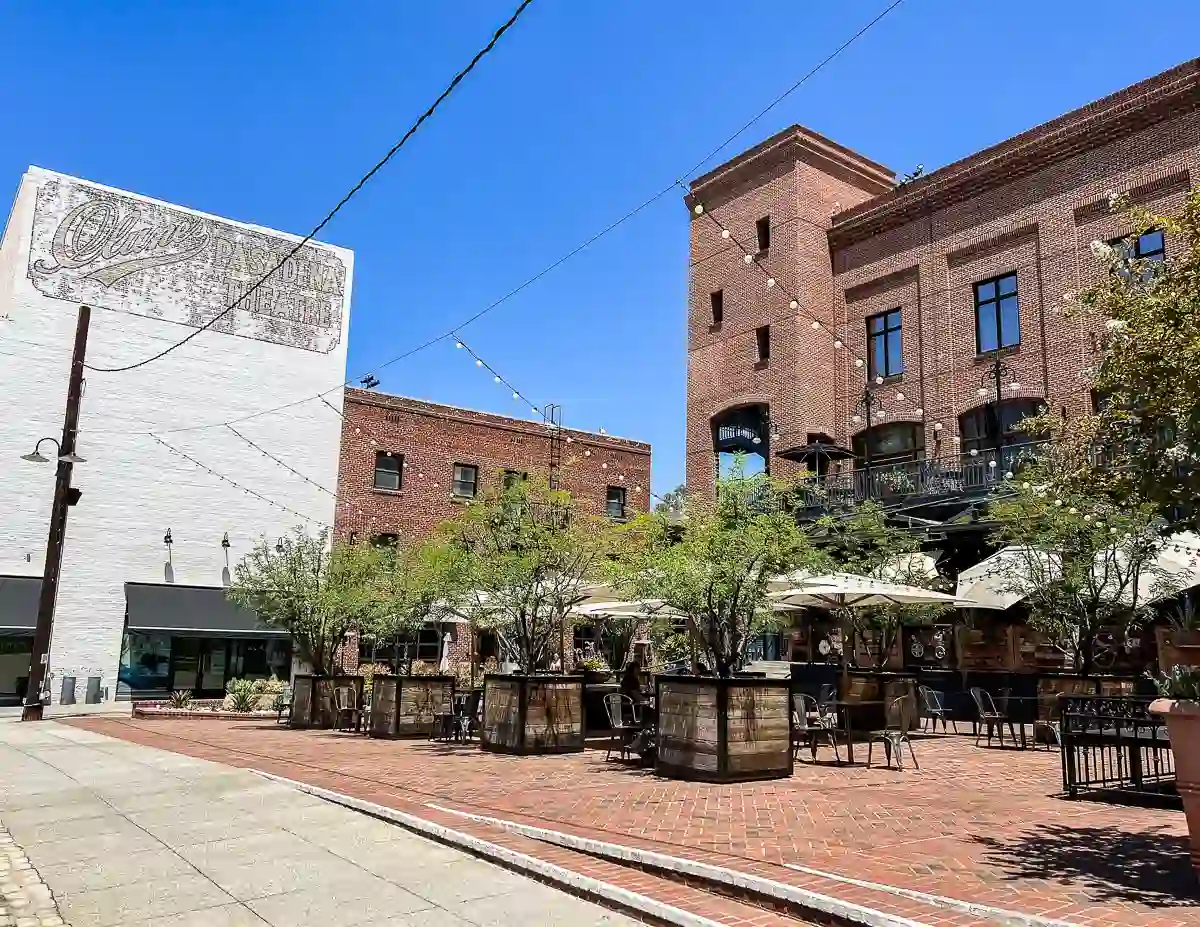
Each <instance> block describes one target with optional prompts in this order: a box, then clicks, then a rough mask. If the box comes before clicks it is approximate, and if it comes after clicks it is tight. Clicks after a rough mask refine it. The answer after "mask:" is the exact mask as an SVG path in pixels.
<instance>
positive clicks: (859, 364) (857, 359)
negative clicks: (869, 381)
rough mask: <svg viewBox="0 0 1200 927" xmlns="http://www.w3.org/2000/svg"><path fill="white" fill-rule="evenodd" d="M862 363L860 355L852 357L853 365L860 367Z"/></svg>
mask: <svg viewBox="0 0 1200 927" xmlns="http://www.w3.org/2000/svg"><path fill="white" fill-rule="evenodd" d="M862 365H863V362H862V358H861V357H856V358H855V359H854V366H855V367H862Z"/></svg>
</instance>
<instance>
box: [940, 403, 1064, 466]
mask: <svg viewBox="0 0 1200 927" xmlns="http://www.w3.org/2000/svg"><path fill="white" fill-rule="evenodd" d="M997 405H998V407H997ZM1044 405H1045V400H1042V399H1029V398H1026V397H1014V398H1012V399H1004V400H1002V401H1001V402H1000V403H999V404H997V403H995V402H988V403H985V404H983V405H980V406H975V407H974V408H971V409H967V411H965V412H963V413H961V414H960V415H959V416H958V434H959V444H960V449H959V450H960V453H962V454H970V452H971V450H972V449H974V450H977V451H979V452H980V453H981V454H982V453H984V452H986V451H990V450H992V449H993V448H994V447H995V446H996V443H997V441H996V439H997V437H999V444H1000V446H1001V447H1002V448H1006V447H1019V446H1021V445H1024V444H1033V443H1036V442H1037V441H1039V440H1041V439H1040V438H1039V436H1038V435H1036V434H1030V433H1029V432H1027V431H1017V430H1016V425H1017V423H1018V422H1020V421H1022V420H1023V419H1025V418H1029V417H1032V416H1034V415H1037V414H1038V412H1039V411H1040V409H1041V407H1042V406H1044ZM1021 409H1023V410H1025V411H1026V413H1027V414H1025V415H1020V416H1017V417H1016V418H1015V420H1014V421H1011V422H1008V423H1007V424H1006V421H1005V420H1006V419H1010V418H1013V416H1012V415H1010V414H1009V412H1010V410H1021ZM968 426H969V427H968ZM996 429H999V430H1000V434H999V436H997V435H996ZM968 432H972V433H968Z"/></svg>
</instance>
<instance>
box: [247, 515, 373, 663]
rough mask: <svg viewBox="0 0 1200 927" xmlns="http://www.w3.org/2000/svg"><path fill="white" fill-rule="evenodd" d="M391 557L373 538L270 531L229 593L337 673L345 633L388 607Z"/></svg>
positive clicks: (306, 654) (313, 659)
mask: <svg viewBox="0 0 1200 927" xmlns="http://www.w3.org/2000/svg"><path fill="white" fill-rule="evenodd" d="M386 573H387V571H386V557H385V553H384V551H382V550H380V549H379V548H376V547H373V546H372V545H369V544H341V543H335V544H333V545H331V544H330V540H329V530H328V529H322V530H321V531H320V532H319V533H318V534H316V535H310V534H308V533H307V532H305V531H304V529H302V528H296V529H295V530H294V531H293V532H292V534H291V535H289V536H288V537H285V538H281V539H280V540H279V542H278V543H277V544H271V543H270V542H268V540H267V539H266V538H265V537H262V538H259V541H258V543H257V544H256V545H255V546H254V549H253V550H251V551H250V552H249V553H248V554H246V556H245V557H243V558H242V560H241V561H240V562H239V563H238V564H237V566H236V567H235V568H234V575H233V583H232V584H231V586H230V588H229V589H228V590H227V592H226V595H227V596H228V597H229V598H230V599H231V600H232V601H234V602H236V603H237V604H238V605H241V606H242V607H244V608H249V609H253V610H254V611H255V612H257V613H258V617H259V618H261V619H262V620H263V621H265V622H266V623H268V624H271V625H274V626H275V627H278V628H282V629H283V630H285V631H287V632H288V634H289V635H290V636H291V638H292V643H293V645H294V646H295V648H296V650H297V652H298V653H299V655H300V657H301V659H303V660H304V661H305V662H307V663H309V664H310V665H311V666H312V668H313V671H314V672H315V673H317V674H321V675H332V674H333V672H334V670H335V663H336V659H337V652H338V648H339V647H340V646H341V645H342V643H343V641H344V640H345V637H346V634H347V632H349V631H351V630H354V629H357V628H360V627H362V626H363V625H364V624H367V623H369V622H371V621H372V620H374V619H375V618H376V617H377V616H378V614H379V612H380V610H381V609H384V608H386V607H387V605H388V594H387V578H386Z"/></svg>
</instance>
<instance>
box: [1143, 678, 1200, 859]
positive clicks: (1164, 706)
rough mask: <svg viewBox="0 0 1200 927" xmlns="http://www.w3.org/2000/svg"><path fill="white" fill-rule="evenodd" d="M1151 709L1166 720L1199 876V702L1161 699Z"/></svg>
mask: <svg viewBox="0 0 1200 927" xmlns="http://www.w3.org/2000/svg"><path fill="white" fill-rule="evenodd" d="M1150 711H1151V713H1153V714H1156V715H1162V716H1163V717H1165V718H1166V719H1167V733H1168V734H1170V736H1171V752H1172V753H1173V754H1174V756H1175V784H1176V787H1177V788H1178V789H1179V795H1180V797H1182V798H1183V813H1184V815H1185V816H1186V817H1187V825H1188V838H1189V839H1190V841H1191V844H1192V868H1193V869H1195V870H1196V874H1197V875H1198V876H1200V703H1197V702H1186V701H1178V700H1175V699H1169V698H1160V699H1155V700H1154V701H1153V702H1151V703H1150Z"/></svg>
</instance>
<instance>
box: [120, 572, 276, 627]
mask: <svg viewBox="0 0 1200 927" xmlns="http://www.w3.org/2000/svg"><path fill="white" fill-rule="evenodd" d="M125 606H126V613H125V614H126V617H127V624H126V626H127V627H128V629H129V630H130V631H156V632H158V633H160V634H162V633H165V634H178V635H186V636H189V637H234V636H240V635H250V636H275V637H286V636H287V632H286V631H284V630H283V629H282V628H276V627H272V626H271V625H268V624H265V623H263V622H262V621H259V619H258V615H256V614H255V613H254V612H252V611H250V610H248V609H244V608H241V607H239V606H237V605H234V604H233V602H231V601H229V599H227V598H226V597H225V589H224V587H221V586H176V585H172V584H163V583H126V584H125Z"/></svg>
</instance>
